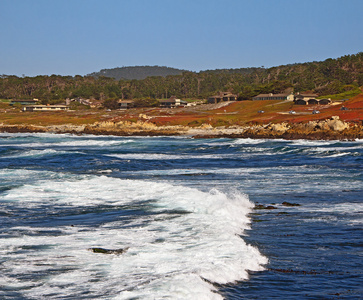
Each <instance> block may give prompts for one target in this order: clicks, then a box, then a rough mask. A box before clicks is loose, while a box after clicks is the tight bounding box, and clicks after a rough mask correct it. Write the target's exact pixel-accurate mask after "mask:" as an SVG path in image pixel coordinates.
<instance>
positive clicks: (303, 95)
mask: <svg viewBox="0 0 363 300" xmlns="http://www.w3.org/2000/svg"><path fill="white" fill-rule="evenodd" d="M318 96H319V95H318V94H313V93H297V95H296V96H295V99H294V100H309V99H315V98H316V97H318Z"/></svg>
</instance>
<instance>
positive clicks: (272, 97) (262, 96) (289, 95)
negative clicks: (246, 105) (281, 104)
mask: <svg viewBox="0 0 363 300" xmlns="http://www.w3.org/2000/svg"><path fill="white" fill-rule="evenodd" d="M252 100H290V101H293V100H294V94H293V93H282V94H272V93H270V94H259V95H257V96H256V97H253V98H252Z"/></svg>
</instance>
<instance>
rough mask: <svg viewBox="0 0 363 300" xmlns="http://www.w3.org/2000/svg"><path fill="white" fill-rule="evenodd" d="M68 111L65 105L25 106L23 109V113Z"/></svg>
mask: <svg viewBox="0 0 363 300" xmlns="http://www.w3.org/2000/svg"><path fill="white" fill-rule="evenodd" d="M68 109H69V107H68V106H67V105H27V106H24V107H23V111H60V110H68Z"/></svg>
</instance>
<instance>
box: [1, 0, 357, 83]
mask: <svg viewBox="0 0 363 300" xmlns="http://www.w3.org/2000/svg"><path fill="white" fill-rule="evenodd" d="M361 51H363V0H0V74H6V75H17V76H22V75H25V76H36V75H51V74H59V75H76V74H79V75H86V74H88V73H91V72H96V71H99V70H100V69H106V68H115V67H122V66H140V65H141V66H143V65H150V66H154V65H159V66H168V67H175V68H180V69H186V70H191V71H200V70H207V69H217V68H242V67H260V66H265V67H271V66H277V65H284V64H290V63H298V62H308V61H321V60H325V59H327V58H337V57H340V56H343V55H347V54H356V53H358V52H361Z"/></svg>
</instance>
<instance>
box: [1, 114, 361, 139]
mask: <svg viewBox="0 0 363 300" xmlns="http://www.w3.org/2000/svg"><path fill="white" fill-rule="evenodd" d="M0 132H8V133H19V132H36V133H39V132H48V133H70V134H93V135H114V136H180V135H181V136H190V137H193V138H266V139H276V138H281V139H288V140H292V139H308V140H356V139H363V125H362V124H357V123H348V122H344V121H342V120H340V119H339V117H337V116H333V117H332V118H330V119H326V120H320V121H309V122H307V123H277V124H276V123H271V124H263V125H246V126H230V127H212V126H211V125H209V124H203V125H202V126H199V127H188V126H156V125H155V124H153V123H149V122H140V121H139V122H135V123H132V122H116V123H114V122H96V123H94V124H90V125H81V126H76V125H69V124H64V125H51V126H37V125H5V124H0Z"/></svg>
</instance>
